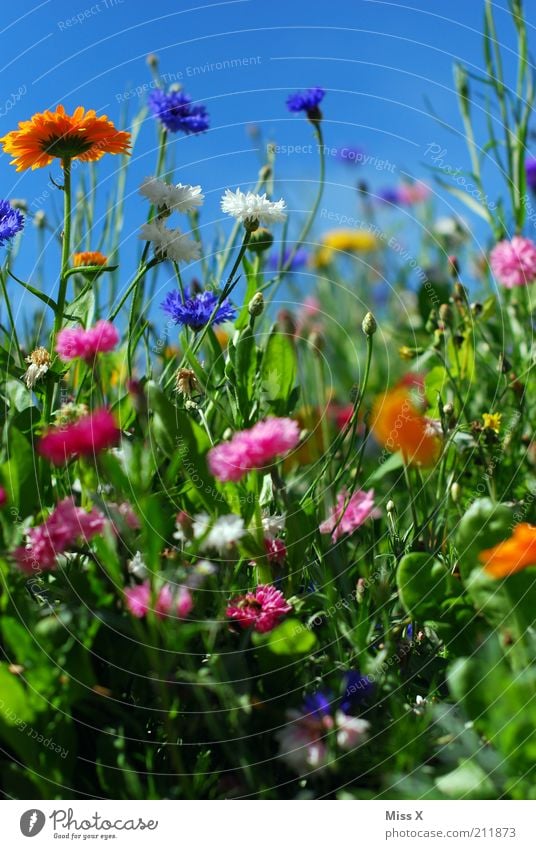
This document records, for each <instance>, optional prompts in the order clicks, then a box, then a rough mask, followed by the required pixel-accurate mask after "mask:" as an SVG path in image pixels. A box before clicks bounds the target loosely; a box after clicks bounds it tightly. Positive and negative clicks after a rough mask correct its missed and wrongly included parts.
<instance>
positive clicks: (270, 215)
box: [221, 189, 287, 230]
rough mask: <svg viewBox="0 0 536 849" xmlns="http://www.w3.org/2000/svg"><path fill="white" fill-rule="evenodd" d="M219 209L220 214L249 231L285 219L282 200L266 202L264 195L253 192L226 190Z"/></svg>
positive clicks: (284, 205)
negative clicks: (235, 220)
mask: <svg viewBox="0 0 536 849" xmlns="http://www.w3.org/2000/svg"><path fill="white" fill-rule="evenodd" d="M221 208H222V212H226V213H227V214H228V215H231V216H232V217H233V218H236V219H237V221H241V222H242V224H244V226H245V227H246V228H247V229H251V230H255V229H256V228H257V227H258V226H259V224H275V223H277V222H279V221H284V220H285V218H286V217H287V216H286V212H285V208H286V204H285V201H284V200H283V198H281V199H280V200H278V201H272V200H268V198H267V197H266V194H263V195H256V194H255V193H254V192H242V191H241V190H240V189H237V190H236V192H232V191H231V190H230V189H227V190H226V192H225V194H224V195H223V197H222V199H221Z"/></svg>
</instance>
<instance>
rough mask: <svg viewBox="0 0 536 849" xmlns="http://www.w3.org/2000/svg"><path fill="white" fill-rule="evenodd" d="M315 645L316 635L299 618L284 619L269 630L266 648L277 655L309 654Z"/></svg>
mask: <svg viewBox="0 0 536 849" xmlns="http://www.w3.org/2000/svg"><path fill="white" fill-rule="evenodd" d="M315 645H316V636H315V635H314V634H313V632H312V631H310V630H309V629H308V628H306V627H305V625H304V624H303V623H302V622H300V620H299V619H285V621H284V622H282V623H281V625H278V626H277V628H274V629H273V631H270V636H269V638H268V642H267V648H268V649H269V650H270V651H271V652H272V654H275V655H278V656H284V657H287V656H296V655H306V654H309V653H310V652H311V651H312V650H313V648H314V647H315Z"/></svg>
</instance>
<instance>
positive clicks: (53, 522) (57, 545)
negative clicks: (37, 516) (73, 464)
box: [13, 498, 107, 572]
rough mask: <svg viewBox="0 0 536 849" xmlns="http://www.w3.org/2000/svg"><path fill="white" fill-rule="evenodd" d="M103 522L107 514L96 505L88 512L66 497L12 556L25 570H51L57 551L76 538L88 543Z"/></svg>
mask: <svg viewBox="0 0 536 849" xmlns="http://www.w3.org/2000/svg"><path fill="white" fill-rule="evenodd" d="M106 522H107V519H106V517H105V516H103V514H102V513H101V512H100V511H99V510H97V509H96V508H93V510H90V512H89V513H88V512H87V511H86V510H84V509H83V508H82V507H77V506H76V504H75V502H74V499H73V498H65V499H64V500H63V501H60V502H59V504H57V505H56V508H55V510H54V511H53V512H52V513H51V514H50V516H49V517H48V519H47V520H46V521H45V522H43V524H42V525H38V526H37V527H35V528H31V530H30V531H29V532H28V544H27V545H26V546H21V547H20V548H17V549H16V550H15V551H14V552H13V556H14V557H15V560H16V561H17V563H18V565H19V566H20V568H21V569H22V570H23V571H25V572H31V571H32V569H43V570H50V569H54V568H55V566H56V558H57V556H58V554H63V553H64V552H65V551H67V549H68V548H70V547H71V546H72V545H73V544H74V543H75V542H77V541H80V542H88V541H89V540H90V539H92V537H94V536H96V535H97V534H101V533H102V532H103V530H104V528H105V527H106Z"/></svg>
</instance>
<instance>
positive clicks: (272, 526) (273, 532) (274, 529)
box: [262, 513, 287, 539]
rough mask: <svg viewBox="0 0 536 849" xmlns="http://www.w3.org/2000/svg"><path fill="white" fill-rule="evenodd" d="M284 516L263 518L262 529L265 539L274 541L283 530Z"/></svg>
mask: <svg viewBox="0 0 536 849" xmlns="http://www.w3.org/2000/svg"><path fill="white" fill-rule="evenodd" d="M286 518H287V517H286V515H285V514H284V513H283V515H282V516H278V515H275V516H263V517H262V529H263V531H264V536H265V537H266V539H275V537H277V536H279V535H280V534H281V533H282V532H283V531H284V530H285V521H286Z"/></svg>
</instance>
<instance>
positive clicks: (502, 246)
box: [489, 236, 536, 289]
mask: <svg viewBox="0 0 536 849" xmlns="http://www.w3.org/2000/svg"><path fill="white" fill-rule="evenodd" d="M489 261H490V265H491V270H492V271H493V274H494V275H495V277H496V278H497V280H498V281H499V283H502V285H503V286H505V287H506V288H507V289H513V288H514V287H515V286H526V285H527V284H528V283H532V282H533V281H534V280H536V245H535V244H534V242H533V241H532V240H531V239H525V238H524V237H523V236H514V238H513V239H512V241H510V242H509V241H507V240H506V239H505V240H504V241H502V242H498V244H496V245H495V247H494V248H493V250H492V252H491V254H490V258H489Z"/></svg>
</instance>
